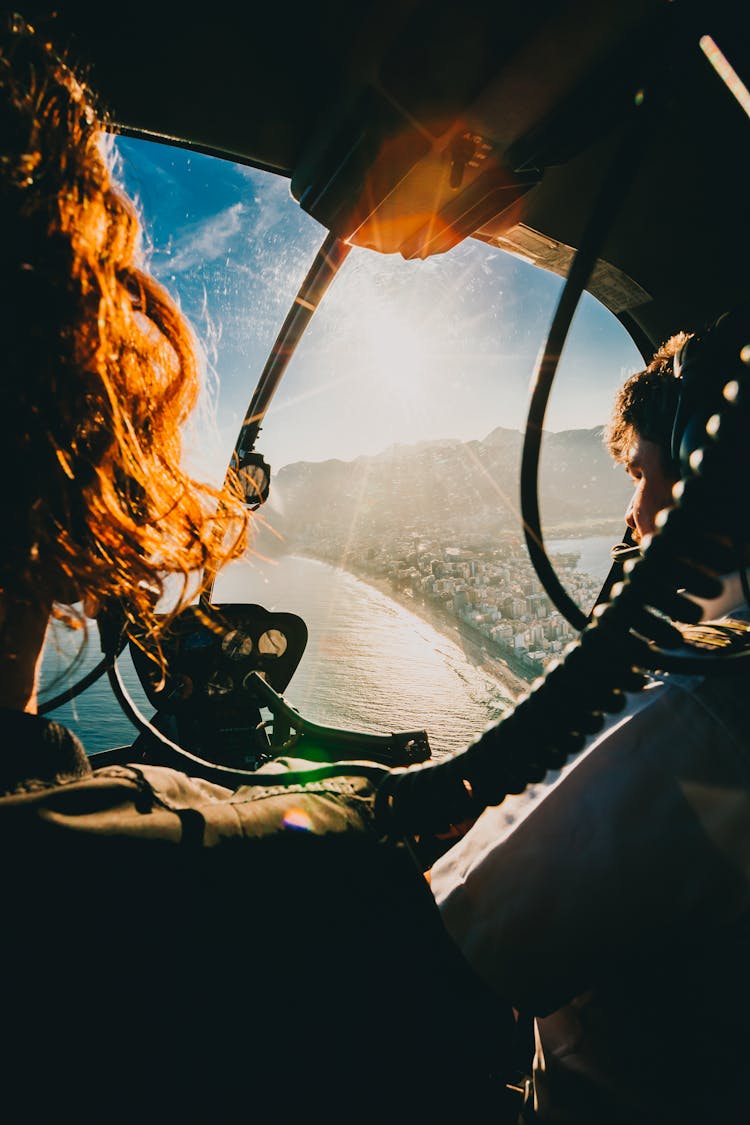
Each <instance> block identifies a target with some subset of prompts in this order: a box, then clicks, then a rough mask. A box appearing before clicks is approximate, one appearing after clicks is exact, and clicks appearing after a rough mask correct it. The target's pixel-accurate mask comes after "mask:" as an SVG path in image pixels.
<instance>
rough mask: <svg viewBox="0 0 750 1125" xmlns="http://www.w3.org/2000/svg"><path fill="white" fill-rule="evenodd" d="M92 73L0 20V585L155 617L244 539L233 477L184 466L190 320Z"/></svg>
mask: <svg viewBox="0 0 750 1125" xmlns="http://www.w3.org/2000/svg"><path fill="white" fill-rule="evenodd" d="M104 140H105V126H104V123H103V118H102V117H101V116H100V114H99V112H98V111H97V107H96V105H95V102H94V99H93V96H92V94H91V92H90V91H89V89H88V88H87V86H86V85H85V83H84V82H82V81H80V80H79V79H78V78H77V77H76V75H75V74H74V73H73V72H72V71H71V69H70V68H69V67H68V66H67V65H66V64H65V63H64V62H63V61H62V60H61V59H60V58H59V57H57V56H56V54H55V53H54V51H53V50H52V49H51V48H50V46H49V45H48V44H46V43H44V42H42V41H41V37H39V36H37V35H36V34H35V33H34V31H33V29H32V28H31V27H29V26H28V25H27V24H25V23H24V22H23V21H22V20H20V19H19V18H18V17H11V18H10V19H9V20H8V21H7V22H6V24H5V26H3V27H2V28H0V246H2V254H3V264H2V268H1V269H0V341H1V343H0V348H1V349H2V364H3V370H2V376H1V378H0V388H1V389H0V396H1V397H0V480H1V481H2V488H3V490H4V503H3V509H4V510H3V522H4V525H5V534H4V536H3V545H2V548H0V592H1V593H2V595H3V596H4V598H5V599H10V600H11V601H14V600H15V601H19V600H21V601H23V600H28V599H32V600H36V599H39V598H46V599H48V600H51V601H54V602H57V603H68V604H70V603H72V602H75V601H77V600H78V599H80V598H83V597H85V596H87V597H90V598H93V599H95V600H96V601H103V600H107V599H110V598H113V597H114V598H120V599H124V600H125V602H126V603H127V604H128V605H129V607H130V611H131V613H132V615H133V617H134V618H138V619H139V620H140V622H141V626H142V625H143V623H144V622H145V623H148V624H150V626H151V627H153V626H154V625H155V618H154V614H153V607H154V604H155V601H156V598H157V597H158V595H159V594H160V593H161V592H162V591H163V583H164V579H165V577H166V576H167V575H170V574H180V575H182V576H183V577H184V579H185V582H184V585H183V592H182V597H181V599H179V601H180V604H179V605H178V606H177V608H181V604H183V603H184V601H186V600H188V599H189V597H192V596H194V591H193V592H192V594H189V593H188V586H187V579H188V576H189V575H190V574H195V573H196V572H199V571H201V570H204V573H210V572H211V571H216V570H217V569H218V568H219V567H220V566H221V565H223V564H224V563H225V562H226V561H228V560H229V559H231V558H234V557H237V556H238V555H240V554H241V553H242V551H243V550H244V549H245V547H246V538H247V526H248V518H247V513H246V510H245V507H244V504H243V503H242V500H241V497H240V492H239V489H238V488H235V487H234V486H233V485H229V486H227V487H226V488H224V489H223V490H217V489H215V488H212V487H210V486H208V485H205V484H200V483H198V482H196V481H195V480H193V479H192V478H191V477H190V476H188V475H187V474H186V472H185V471H184V470H183V469H182V467H181V435H180V426H181V424H182V423H183V422H184V421H185V419H186V418H187V416H188V415H189V413H190V411H191V410H192V408H193V406H194V405H195V401H196V398H197V394H198V390H199V370H198V362H197V359H196V354H197V352H196V346H195V340H194V338H193V335H192V332H191V329H190V327H189V325H188V324H187V322H186V321H185V320H184V318H183V316H182V315H181V313H180V311H179V309H178V308H177V306H176V304H175V303H174V301H173V300H172V298H171V297H170V296H169V294H168V293H167V292H166V290H165V289H164V288H162V286H161V285H160V284H158V283H157V282H156V281H155V280H154V278H153V277H151V276H150V275H149V274H148V273H147V272H145V271H144V270H143V269H142V268H141V265H140V264H139V262H140V257H139V245H140V224H139V221H138V217H137V215H136V212H135V209H134V207H133V205H132V203H131V202H130V200H129V199H128V198H127V197H126V196H125V195H124V193H123V192H122V191H121V190H120V189H119V188H118V187H117V186H116V185H115V184H114V183H113V181H112V178H111V171H110V162H109V159H108V157H107V153H106V145H105V144H104V143H103V142H104Z"/></svg>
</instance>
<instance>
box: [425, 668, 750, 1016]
mask: <svg viewBox="0 0 750 1125" xmlns="http://www.w3.org/2000/svg"><path fill="white" fill-rule="evenodd" d="M673 680H676V678H673ZM699 682H700V681H698V683H699ZM694 686H695V685H693V686H685V684H684V683H682V684H678V683H676V682H670V683H658V684H653V685H651V686H650V687H649V688H647V689H646V691H644V692H642V693H641V694H640V695H638V696H634V697H632V698H631V700H630V701H629V705H628V709H627V710H626V711H625V712H624V713H623V714H622V715H619V716H615V717H613V718H612V719H611V720H610V721H609V723H608V725H607V726H606V727H605V729H604V730H603V731H602V733H601V734H600V735H598V736H597V738H596V739H595V740H594V741H593V742H592V744H591V746H590V748H589V749H587V750H586V751H585V752H584V753H583V754H582V755H580V756H579V758H578V760H577V761H576V762H575V764H574V765H573V766H572V767H570V768H569V769H568V770H567V772H564V774H563V775H562V776H561V777H560V779H559V780H558V781H557V782H556V783H555V784H554V785H552V786H551V787H549V788H548V789H547V790H546V791H545V793H544V795H543V797H542V799H541V800H540V801H539V802H538V803H536V804H535V805H534V806H533V807H531V808H530V810H529V811H528V812H527V814H526V815H524V816H523V818H522V819H521V820H520V821H518V822H517V823H515V824H512V825H509V824H508V823H507V814H506V813H505V812H504V805H501V806H498V807H496V808H491V809H487V810H486V811H485V812H484V813H483V814H482V816H481V817H480V818H479V820H478V821H477V823H476V825H475V826H474V827H473V828H472V830H471V831H470V832H469V833H468V834H467V835H466V836H465V837H464V839H463V840H461V841H460V842H459V843H458V844H456V845H455V846H454V847H453V848H452V849H451V850H450V851H449V852H448V853H447V854H446V855H445V856H443V857H441V859H440V860H439V861H438V862H437V863H436V864H435V866H434V868H433V871H432V884H431V885H432V891H433V894H434V895H435V898H436V900H437V903H438V906H439V907H440V910H441V913H442V916H443V920H444V922H445V925H446V927H447V929H448V931H449V933H450V934H451V935H452V936H453V938H454V940H455V941H456V942H457V943H458V945H459V946H460V947H461V949H462V950H463V952H464V954H465V956H466V957H467V959H468V960H469V962H470V963H471V964H472V965H473V967H474V968H475V969H476V970H477V971H478V973H479V974H480V976H481V977H483V978H484V979H485V981H487V982H488V983H489V984H490V985H491V986H492V987H493V988H494V989H495V990H496V991H497V992H498V993H500V995H501V996H503V997H505V998H507V999H508V1000H510V1001H511V1002H512V1003H513V1004H515V1005H516V1006H517V1007H519V1008H523V1009H524V1010H526V1011H529V1012H533V1013H534V1014H536V1015H544V1014H546V1013H548V1012H551V1011H554V1010H555V1009H557V1008H559V1007H560V1006H561V1005H562V1004H564V1003H566V1002H567V1001H568V1000H570V999H571V998H572V997H573V996H575V995H580V994H581V993H583V992H585V991H587V990H588V989H590V988H592V987H595V986H596V983H597V978H598V977H599V975H600V974H602V973H603V972H605V971H609V972H611V969H612V965H613V964H617V959H618V958H619V959H625V960H626V961H627V962H628V963H630V964H632V961H633V958H634V957H635V956H642V955H644V950H646V949H648V947H649V946H651V947H653V946H654V944H655V943H656V942H659V943H662V944H665V943H666V944H668V943H669V941H671V940H679V934H680V932H681V927H684V925H685V923H686V922H688V921H690V920H691V919H692V920H693V921H694V922H695V924H704V920H705V918H706V917H707V914H710V913H711V911H714V912H715V914H721V913H722V912H726V911H731V909H732V908H733V906H732V904H733V902H734V903H736V900H737V895H738V894H746V888H747V876H746V872H745V870H744V868H745V867H748V866H750V864H748V862H747V860H746V859H745V857H744V855H743V854H742V849H741V848H740V849H739V850H738V848H737V847H736V841H737V836H738V834H741V835H742V837H743V838H746V836H747V824H748V822H749V814H750V803H749V802H748V789H747V776H746V774H745V773H744V772H743V770H742V769H741V768H740V762H739V757H738V755H737V753H736V747H732V745H731V743H732V734H731V733H730V732H729V731H727V730H726V729H724V728H723V727H722V725H721V723H720V722H719V721H718V720H717V718H716V716H715V715H714V714H712V713H711V711H710V710H708V709H707V708H706V707H705V706H703V705H702V703H701V701H700V698H699V697H697V696H696V695H695V692H694V690H693V687H694ZM744 851H745V852H746V851H747V848H745V849H744ZM707 906H708V907H709V910H708V912H707V910H706V907H707ZM613 959H614V960H613Z"/></svg>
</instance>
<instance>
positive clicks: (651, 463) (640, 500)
mask: <svg viewBox="0 0 750 1125" xmlns="http://www.w3.org/2000/svg"><path fill="white" fill-rule="evenodd" d="M625 468H626V469H627V472H628V475H629V476H630V477H632V479H633V481H634V482H635V489H634V491H633V498H632V500H631V501H630V504H629V506H628V510H627V513H626V515H625V520H626V522H627V524H628V525H629V527H631V528H632V529H633V539H634V540H635V542H636V543H641V542H642V541H643V538H644V536H646V535H651V534H652V533H653V532H654V531H655V530H656V516H657V513H658V512H660V511H661V510H662V508H671V507H673V506H674V498H673V497H672V487H673V485H675V484H676V483H677V481H678V480H679V477H678V476H677V475H676V474H675V473H674V472H673V471H672V470H669V469H666V468H665V467H664V460H663V458H662V452H661V447H660V446H658V445H657V444H656V442H654V441H646V439H645V438H641V437H639V436H638V434H634V435H633V443H632V445H631V446H630V449H629V451H628V459H627V461H626V462H625Z"/></svg>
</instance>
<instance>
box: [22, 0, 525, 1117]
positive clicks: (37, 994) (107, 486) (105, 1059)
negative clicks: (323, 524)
mask: <svg viewBox="0 0 750 1125" xmlns="http://www.w3.org/2000/svg"><path fill="white" fill-rule="evenodd" d="M0 25H1V26H0V252H1V253H2V257H1V258H0V351H1V353H2V357H3V369H2V381H1V383H0V386H1V387H2V390H1V391H0V394H2V403H1V405H0V480H1V481H2V488H3V490H4V495H3V504H2V509H3V518H4V535H3V540H2V547H0V673H1V674H0V747H1V749H0V855H2V857H3V883H2V886H3V899H2V904H3V914H2V924H0V967H1V969H2V1019H3V1027H4V1031H5V1035H4V1040H3V1048H2V1051H0V1099H1V1101H0V1104H2V1109H3V1117H4V1120H6V1121H8V1122H15V1121H24V1122H36V1121H48V1120H52V1119H53V1118H58V1117H59V1116H61V1115H65V1116H67V1117H69V1118H70V1119H72V1120H74V1121H76V1122H79V1123H80V1122H88V1121H96V1122H110V1121H120V1120H123V1121H129V1122H133V1123H134V1125H135V1123H139V1125H140V1123H143V1122H150V1121H154V1122H155V1121H159V1122H167V1121H170V1122H171V1121H178V1120H185V1121H202V1120H215V1119H227V1120H233V1119H237V1118H238V1117H239V1116H240V1115H242V1117H243V1118H244V1117H246V1116H247V1117H250V1116H251V1115H252V1116H253V1118H254V1119H255V1120H258V1121H264V1120H269V1119H271V1118H273V1119H274V1120H292V1119H293V1118H295V1117H296V1116H297V1115H299V1114H302V1113H305V1114H306V1115H308V1116H313V1117H319V1116H321V1115H325V1118H326V1119H329V1120H330V1119H331V1118H333V1119H334V1120H337V1119H339V1118H341V1119H344V1118H346V1119H347V1120H349V1119H354V1120H357V1121H360V1122H363V1121H369V1120H373V1121H374V1120H378V1121H382V1120H384V1119H386V1117H387V1116H393V1117H394V1119H396V1120H403V1119H406V1117H408V1116H410V1117H412V1118H413V1119H414V1120H415V1121H416V1120H426V1119H433V1118H436V1117H439V1116H440V1115H441V1114H442V1113H450V1115H451V1116H455V1115H456V1114H457V1113H458V1112H459V1110H462V1111H463V1110H465V1111H466V1112H467V1113H468V1114H469V1117H471V1116H472V1113H473V1111H474V1110H476V1111H477V1113H479V1112H480V1111H481V1112H482V1113H483V1115H484V1116H486V1115H487V1113H488V1112H489V1111H490V1110H491V1111H492V1112H493V1114H495V1117H496V1119H498V1118H497V1110H498V1108H499V1106H500V1104H501V1103H502V1101H503V1096H504V1085H503V1083H502V1082H498V1079H497V1068H498V1066H499V1064H500V1063H501V1061H502V1055H501V1053H500V1051H499V1050H498V1042H499V1040H500V1041H502V1040H503V1038H504V1034H505V1023H504V1018H505V1017H506V1015H507V1013H506V1012H505V1010H503V1012H502V1013H501V1014H500V1015H498V1012H497V1008H496V1005H495V1004H494V1002H492V1001H491V1000H490V999H489V996H488V994H487V992H486V990H485V989H484V988H483V987H482V986H480V985H479V983H478V981H477V979H476V978H475V977H474V975H473V974H472V973H471V972H470V970H469V969H468V966H467V965H466V962H465V961H464V960H463V958H462V957H461V956H460V954H459V953H458V951H457V949H456V948H455V946H454V945H453V944H452V943H451V942H450V941H449V939H448V937H447V934H446V933H445V931H444V929H443V927H442V925H441V923H440V919H439V915H438V913H437V908H436V906H435V903H434V901H433V899H432V897H431V895H430V893H429V889H428V887H427V885H426V882H425V880H424V879H423V878H422V876H421V871H420V870H419V868H418V866H417V864H416V863H415V862H414V860H413V858H412V856H411V854H410V852H409V851H408V850H407V849H405V848H404V846H403V844H401V843H400V842H393V843H392V844H388V845H385V844H384V843H383V842H382V841H381V840H380V839H379V836H378V834H377V833H376V832H375V831H374V830H373V810H372V789H371V787H370V786H369V784H368V783H365V782H364V781H362V780H361V779H360V780H357V779H352V778H345V777H344V778H341V777H340V778H332V779H330V780H328V781H325V782H318V783H316V784H314V785H306V786H303V785H296V786H295V787H294V788H293V789H290V790H287V789H285V788H284V787H283V786H279V787H278V788H275V789H271V788H269V787H268V786H265V787H260V786H253V787H244V788H241V789H238V790H236V791H233V790H231V789H227V788H224V787H223V786H219V785H215V784H213V783H211V782H209V781H206V780H204V779H202V778H200V777H191V776H188V775H186V774H185V773H181V772H179V771H177V770H174V769H169V768H166V767H160V766H154V765H147V764H144V763H143V762H141V761H139V762H138V763H137V764H131V765H112V764H110V765H109V766H106V767H100V768H98V769H96V770H92V767H91V763H90V761H89V760H88V758H87V756H86V754H85V752H84V750H83V748H82V746H81V745H80V743H79V742H78V740H77V739H76V738H75V736H74V735H73V734H72V733H71V732H70V731H68V730H66V729H65V728H64V727H62V726H61V725H59V724H58V723H55V722H51V721H49V720H46V719H44V718H42V717H41V716H39V715H38V714H35V712H36V676H37V669H38V666H39V663H40V658H41V652H42V648H43V644H44V638H45V633H46V631H47V627H48V623H49V620H50V617H51V616H53V615H56V616H58V617H63V618H65V619H68V620H71V621H73V622H74V623H75V619H76V616H77V618H78V621H79V622H80V620H81V614H80V610H75V609H73V608H71V607H75V606H77V605H78V604H80V603H81V602H83V603H84V604H85V605H86V607H87V609H88V612H89V613H94V612H95V610H96V608H97V607H99V606H101V605H102V604H103V603H107V602H109V601H112V600H116V601H117V602H118V603H119V604H121V605H123V606H124V611H125V614H126V618H129V619H130V622H131V623H137V625H138V631H139V632H142V631H143V629H144V628H145V629H146V631H147V632H149V631H150V633H151V636H152V638H154V639H156V641H157V644H158V631H159V628H160V621H159V619H157V617H156V615H155V612H154V607H155V605H156V603H157V601H158V599H159V596H160V594H161V593H162V591H163V587H164V583H165V580H166V579H167V577H168V576H174V575H178V576H179V575H181V576H182V577H183V589H182V596H181V597H179V598H178V600H177V605H176V607H175V609H174V611H173V612H175V613H176V612H178V611H179V610H180V608H181V607H182V606H183V605H184V604H185V603H186V602H187V601H188V600H190V599H192V598H193V597H194V596H195V589H194V588H191V589H190V590H189V589H188V582H187V579H188V576H192V575H194V574H196V573H200V572H202V573H204V574H211V573H213V572H215V571H216V570H218V568H219V567H220V566H221V565H223V563H224V562H226V561H227V560H229V559H231V558H234V557H236V556H238V555H239V554H240V553H241V552H242V551H243V550H244V549H245V545H246V540H247V515H246V512H245V509H244V505H243V502H242V499H241V497H240V494H239V490H238V489H235V488H233V487H228V488H225V489H223V490H216V489H214V488H211V487H209V486H207V485H204V484H200V483H198V482H196V481H195V480H193V479H191V477H190V476H189V475H187V474H186V472H185V471H184V469H183V468H182V465H181V448H180V426H181V424H182V423H183V422H184V420H185V419H186V417H187V416H188V414H189V412H190V410H191V409H192V407H193V405H194V403H195V400H196V395H197V392H198V386H199V364H198V361H197V359H196V355H197V351H196V346H195V341H194V339H193V336H192V333H191V331H190V328H189V326H188V325H187V323H186V322H185V320H184V319H183V317H182V316H181V314H180V312H179V310H178V309H177V307H176V305H175V304H174V302H173V301H172V299H171V298H170V296H169V295H168V294H167V292H166V291H165V290H164V289H163V288H162V287H161V286H160V285H158V284H157V282H156V281H155V280H154V279H153V278H152V277H151V276H149V274H148V273H147V272H146V271H145V270H144V268H143V265H142V264H141V259H140V254H139V224H138V220H137V217H136V214H135V211H134V208H133V206H132V204H131V203H130V202H129V200H128V199H127V198H126V197H125V195H124V194H123V192H122V191H121V190H120V189H119V188H118V187H117V186H116V184H115V183H114V182H113V179H112V173H111V170H110V163H109V161H108V159H107V144H106V136H105V133H104V130H103V127H102V124H101V121H100V118H99V116H98V114H97V111H96V108H95V105H94V102H93V100H92V96H91V93H90V92H89V90H88V89H87V88H86V86H85V85H84V84H82V83H81V82H80V80H79V79H78V78H77V77H76V75H75V74H74V73H73V72H72V71H71V70H70V69H69V67H68V66H67V65H66V64H65V63H64V62H63V61H62V60H61V59H60V58H59V57H57V55H56V54H55V53H54V51H53V50H52V49H51V48H50V47H49V46H48V45H47V44H46V43H45V42H44V41H43V39H42V37H41V36H37V35H36V34H35V32H34V31H33V29H32V28H31V27H30V26H29V25H28V24H26V23H24V21H23V20H21V19H20V18H19V17H16V16H12V17H10V18H8V19H6V20H1V19H0ZM144 33H147V29H145V30H144ZM163 625H164V619H161V627H163ZM273 765H274V768H276V765H275V764H273ZM441 1023H445V1024H447V1026H449V1027H450V1028H451V1029H452V1028H460V1029H461V1031H460V1034H459V1036H458V1038H457V1040H456V1041H455V1042H454V1043H452V1045H451V1058H452V1062H451V1067H450V1068H448V1069H447V1070H446V1071H445V1073H442V1074H441V1075H440V1078H439V1080H436V1078H435V1077H434V1076H433V1077H430V1076H429V1075H428V1074H427V1071H428V1068H430V1065H431V1059H432V1055H433V1052H434V1046H435V1045H434V1040H433V1038H432V1032H433V1029H434V1028H435V1027H437V1026H438V1025H439V1024H441ZM498 1120H499V1119H498Z"/></svg>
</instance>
